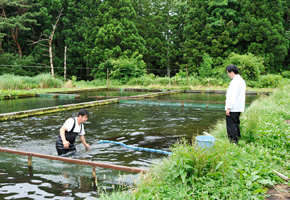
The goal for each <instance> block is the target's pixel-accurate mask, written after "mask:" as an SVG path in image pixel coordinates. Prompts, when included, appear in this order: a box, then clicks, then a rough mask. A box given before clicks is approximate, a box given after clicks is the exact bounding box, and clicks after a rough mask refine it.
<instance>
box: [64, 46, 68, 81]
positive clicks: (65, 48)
mask: <svg viewBox="0 0 290 200" xmlns="http://www.w3.org/2000/svg"><path fill="white" fill-rule="evenodd" d="M66 50H67V47H66V46H65V47H64V64H63V65H64V71H63V79H64V81H65V79H66Z"/></svg>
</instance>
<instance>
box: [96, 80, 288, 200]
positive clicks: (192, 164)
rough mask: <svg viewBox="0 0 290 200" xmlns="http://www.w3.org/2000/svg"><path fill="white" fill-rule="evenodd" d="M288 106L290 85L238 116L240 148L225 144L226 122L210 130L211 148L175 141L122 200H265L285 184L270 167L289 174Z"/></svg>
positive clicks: (115, 195)
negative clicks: (272, 189) (269, 191)
mask: <svg viewBox="0 0 290 200" xmlns="http://www.w3.org/2000/svg"><path fill="white" fill-rule="evenodd" d="M289 105H290V85H287V86H283V87H280V88H278V89H277V90H275V92H274V94H273V95H271V96H269V97H262V98H260V99H259V100H256V101H255V102H254V103H252V105H251V106H250V107H249V108H248V109H247V110H246V112H244V113H243V114H242V116H241V134H242V138H241V140H240V141H239V144H238V145H234V144H232V143H230V142H229V141H228V138H227V133H226V128H225V127H226V125H225V120H221V121H219V122H218V123H217V124H216V125H214V126H213V127H212V128H211V129H210V133H211V134H212V135H214V136H215V137H216V139H217V140H216V143H215V146H214V148H213V149H208V150H202V149H200V148H197V147H196V146H194V145H192V144H194V142H192V143H191V144H190V143H188V142H186V141H181V142H179V143H177V144H176V145H174V146H173V147H172V152H173V155H172V156H171V157H168V158H165V159H164V160H162V161H161V162H159V164H156V165H153V166H152V167H151V168H150V172H149V173H148V174H145V175H142V176H140V180H139V182H140V183H139V185H138V186H137V187H136V189H135V190H134V191H133V192H132V193H130V195H129V194H127V193H120V196H121V197H122V198H121V199H125V197H124V196H126V195H127V197H128V199H144V200H145V199H146V200H147V199H198V200H200V199H233V200H235V199H241V200H244V199H265V195H266V192H267V188H269V187H274V186H275V184H278V183H283V182H284V180H283V179H281V178H279V177H278V176H277V175H276V174H275V173H274V172H273V169H275V170H276V171H279V172H281V173H283V174H285V175H286V176H288V177H289V176H290V155H289V152H290V124H288V123H286V122H285V120H289V119H290V106H289ZM117 196H118V193H114V198H115V199H117ZM108 198H109V195H108V196H103V197H101V199H108Z"/></svg>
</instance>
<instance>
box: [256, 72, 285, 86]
mask: <svg viewBox="0 0 290 200" xmlns="http://www.w3.org/2000/svg"><path fill="white" fill-rule="evenodd" d="M281 80H282V76H281V75H274V74H267V75H262V76H261V77H260V80H259V81H258V84H256V85H255V86H256V87H259V88H275V87H277V86H278V85H279V83H280V82H281Z"/></svg>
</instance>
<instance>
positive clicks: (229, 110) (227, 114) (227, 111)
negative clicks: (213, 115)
mask: <svg viewBox="0 0 290 200" xmlns="http://www.w3.org/2000/svg"><path fill="white" fill-rule="evenodd" d="M230 112H231V109H230V108H227V110H226V116H231V115H230Z"/></svg>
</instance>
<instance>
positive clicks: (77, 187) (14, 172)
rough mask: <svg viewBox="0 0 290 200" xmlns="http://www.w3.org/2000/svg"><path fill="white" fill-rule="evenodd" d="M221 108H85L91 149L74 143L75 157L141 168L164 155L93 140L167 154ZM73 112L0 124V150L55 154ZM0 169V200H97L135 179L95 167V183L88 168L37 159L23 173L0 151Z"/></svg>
mask: <svg viewBox="0 0 290 200" xmlns="http://www.w3.org/2000/svg"><path fill="white" fill-rule="evenodd" d="M90 95H91V94H90ZM87 96H89V95H87ZM111 96H112V95H111ZM114 96H115V94H114ZM158 98H159V99H167V100H169V99H178V100H200V101H224V100H225V95H216V94H195V93H182V94H177V95H172V96H162V97H158ZM255 98H257V96H247V102H251V101H253V100H254V99H255ZM50 100H54V99H50ZM223 106H224V105H223ZM223 106H222V107H215V108H211V107H208V108H207V107H202V106H184V107H181V106H180V104H178V103H176V104H166V103H165V104H162V103H161V104H156V102H154V101H152V102H150V101H146V103H141V102H138V103H137V102H134V101H124V102H122V103H119V104H110V105H105V106H100V107H92V108H88V111H89V112H90V116H91V117H90V118H89V120H88V122H86V123H85V131H86V135H85V137H86V141H87V142H88V143H89V144H90V145H91V148H90V150H89V151H86V149H85V148H84V147H83V146H82V144H81V143H80V142H79V140H78V139H77V142H76V146H77V149H78V152H79V157H80V158H81V159H86V160H92V161H99V162H106V163H111V164H118V165H125V166H131V167H141V168H147V167H149V166H150V165H151V164H152V163H155V162H159V160H160V159H162V158H164V157H166V155H164V154H158V153H150V152H145V151H134V150H131V149H128V148H125V147H122V146H116V145H112V144H97V141H99V140H112V141H118V142H124V143H125V144H127V145H132V146H136V147H145V148H154V149H160V150H164V151H170V147H171V146H172V145H173V144H174V143H176V142H177V141H178V140H181V139H182V138H185V139H187V140H191V139H192V138H194V137H195V136H196V135H198V134H201V133H202V132H203V131H207V130H208V128H209V127H210V126H211V125H213V124H215V123H216V121H217V120H220V119H223V118H224V109H223ZM77 112H78V110H71V111H63V112H59V113H55V114H50V115H43V116H36V117H30V118H23V119H18V120H13V121H6V122H1V123H0V132H1V134H0V146H1V147H7V148H11V149H18V150H23V151H31V152H37V153H44V154H49V155H56V154H57V153H56V150H55V139H56V137H57V134H58V131H59V128H60V127H61V126H62V124H63V123H64V121H65V120H66V119H67V118H69V117H74V116H76V114H77ZM0 166H1V167H0V199H84V198H85V197H87V198H88V197H92V198H97V197H98V194H99V193H100V192H102V191H112V190H113V188H114V187H115V188H116V187H122V185H132V184H134V182H136V181H137V178H138V175H137V174H134V173H127V172H119V171H116V170H110V169H103V168H97V170H96V175H97V181H93V180H92V168H91V167H89V166H82V165H76V164H70V163H63V162H60V161H50V160H45V159H40V158H33V169H32V170H29V168H28V167H27V157H25V156H18V155H7V154H5V153H0Z"/></svg>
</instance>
